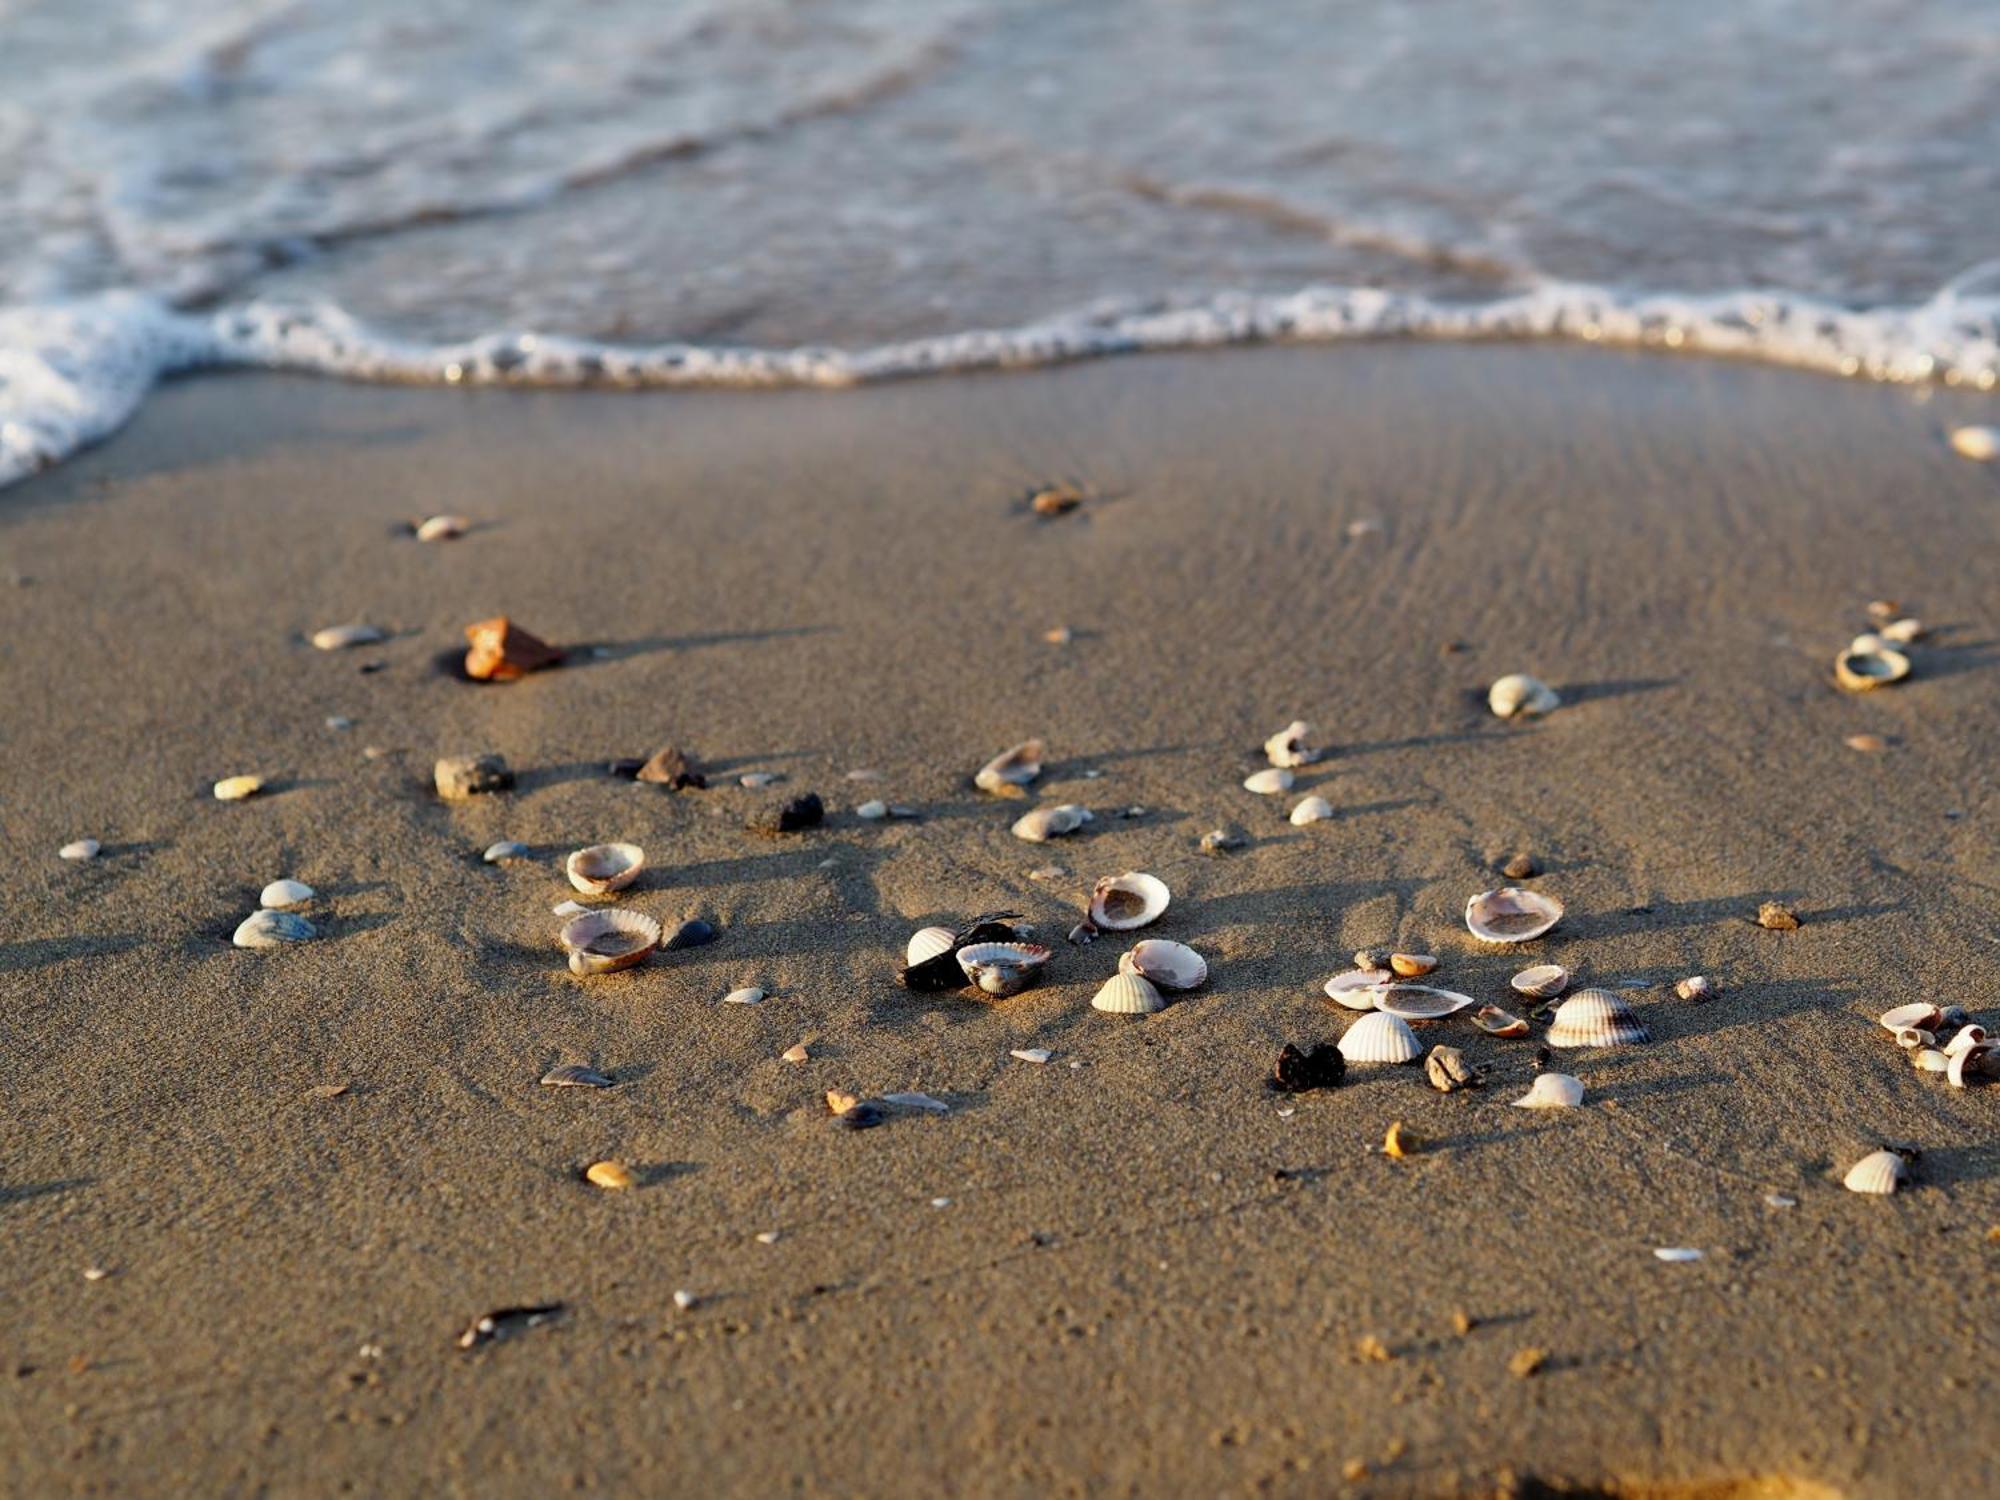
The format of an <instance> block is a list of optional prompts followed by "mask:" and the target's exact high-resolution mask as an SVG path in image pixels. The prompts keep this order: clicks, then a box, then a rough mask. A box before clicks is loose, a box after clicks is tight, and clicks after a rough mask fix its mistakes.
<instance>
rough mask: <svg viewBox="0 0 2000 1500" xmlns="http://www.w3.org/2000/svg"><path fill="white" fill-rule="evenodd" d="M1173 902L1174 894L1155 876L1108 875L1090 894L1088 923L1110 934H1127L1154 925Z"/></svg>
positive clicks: (1127, 873) (1132, 873) (1132, 871)
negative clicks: (1170, 902)
mask: <svg viewBox="0 0 2000 1500" xmlns="http://www.w3.org/2000/svg"><path fill="white" fill-rule="evenodd" d="M1172 899H1173V892H1171V891H1169V890H1168V889H1167V883H1166V882H1165V881H1164V880H1162V879H1160V878H1159V876H1157V875H1144V874H1141V873H1139V872H1138V871H1136V870H1127V871H1126V872H1125V873H1124V874H1123V875H1107V876H1105V877H1104V879H1102V880H1100V881H1098V882H1097V884H1096V886H1095V887H1093V888H1092V890H1091V892H1090V920H1091V922H1092V923H1093V924H1095V925H1096V926H1098V927H1102V928H1104V929H1105V930H1107V931H1110V932H1130V931H1131V930H1132V929H1133V928H1135V927H1144V926H1146V925H1147V924H1148V923H1150V922H1157V921H1158V920H1159V919H1160V914H1161V913H1162V912H1164V911H1165V910H1166V909H1167V903H1168V902H1169V901H1171V900H1172Z"/></svg>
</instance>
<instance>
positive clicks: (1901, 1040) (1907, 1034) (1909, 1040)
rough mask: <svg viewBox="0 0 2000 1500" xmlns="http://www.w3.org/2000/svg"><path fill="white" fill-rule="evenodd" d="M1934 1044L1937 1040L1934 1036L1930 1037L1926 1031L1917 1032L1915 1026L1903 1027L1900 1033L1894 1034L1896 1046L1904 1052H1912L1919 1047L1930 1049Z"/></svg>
mask: <svg viewBox="0 0 2000 1500" xmlns="http://www.w3.org/2000/svg"><path fill="white" fill-rule="evenodd" d="M1936 1044H1937V1038H1936V1037H1935V1036H1933V1035H1931V1033H1930V1032H1928V1031H1922V1030H1919V1029H1918V1028H1917V1027H1915V1026H1905V1027H1904V1028H1903V1029H1902V1030H1901V1031H1899V1032H1897V1033H1896V1045H1897V1046H1898V1047H1901V1048H1902V1049H1903V1050H1904V1051H1905V1052H1914V1051H1915V1050H1916V1049H1917V1048H1919V1047H1931V1046H1935V1045H1936Z"/></svg>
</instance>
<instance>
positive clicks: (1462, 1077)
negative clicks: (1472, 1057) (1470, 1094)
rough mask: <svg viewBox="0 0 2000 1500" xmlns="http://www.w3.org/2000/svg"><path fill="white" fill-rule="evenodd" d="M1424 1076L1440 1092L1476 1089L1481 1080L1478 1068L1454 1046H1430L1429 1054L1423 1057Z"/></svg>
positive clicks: (1450, 1092)
mask: <svg viewBox="0 0 2000 1500" xmlns="http://www.w3.org/2000/svg"><path fill="white" fill-rule="evenodd" d="M1424 1077H1426V1078H1428V1079H1429V1080H1430V1084H1431V1087H1432V1088H1434V1089H1436V1090H1437V1091H1438V1092H1439V1093H1440V1094H1455V1093H1457V1092H1458V1091H1459V1090H1460V1089H1476V1088H1478V1087H1479V1085H1480V1082H1481V1079H1480V1076H1479V1069H1477V1068H1475V1067H1474V1066H1473V1065H1472V1064H1471V1063H1469V1062H1467V1061H1466V1060H1465V1054H1464V1053H1463V1052H1461V1051H1459V1050H1458V1048H1456V1047H1433V1048H1431V1055H1430V1056H1429V1057H1427V1058H1425V1059H1424Z"/></svg>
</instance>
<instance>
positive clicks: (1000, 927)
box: [896, 911, 1021, 994]
mask: <svg viewBox="0 0 2000 1500" xmlns="http://www.w3.org/2000/svg"><path fill="white" fill-rule="evenodd" d="M1020 915H1021V914H1020V913H1019V912H1014V911H989V912H982V913H981V914H980V915H978V916H976V917H974V918H973V919H972V920H971V921H970V922H968V923H967V924H966V925H965V926H963V927H961V928H959V930H958V931H956V932H944V929H943V928H929V927H927V928H925V929H924V931H923V932H920V933H918V934H917V937H915V938H912V939H910V952H911V954H912V955H914V954H915V952H916V951H917V947H918V943H917V938H924V937H925V934H926V933H930V934H935V933H938V932H944V938H943V940H942V941H939V940H938V939H937V938H936V937H935V936H931V937H929V938H926V940H925V942H924V944H923V946H924V947H926V948H934V949H935V951H934V952H932V953H931V954H930V955H929V956H928V957H926V958H920V959H915V960H914V961H913V962H910V963H907V964H905V965H904V966H903V967H902V968H901V969H899V970H898V971H897V972H896V982H897V983H898V984H900V985H902V986H903V987H904V988H905V989H908V990H915V991H917V992H919V993H922V994H936V993H942V992H943V991H945V990H960V989H964V988H965V970H963V969H961V968H960V967H959V966H958V959H957V956H956V955H957V953H958V951H959V950H960V949H961V948H969V947H971V946H972V945H973V944H974V943H1015V942H1019V941H1020V935H1019V934H1018V933H1016V932H1015V931H1014V928H1013V925H1012V924H1013V923H1014V922H1015V921H1016V920H1017V919H1018V918H1019V917H1020Z"/></svg>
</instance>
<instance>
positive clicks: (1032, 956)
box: [958, 943, 1049, 995]
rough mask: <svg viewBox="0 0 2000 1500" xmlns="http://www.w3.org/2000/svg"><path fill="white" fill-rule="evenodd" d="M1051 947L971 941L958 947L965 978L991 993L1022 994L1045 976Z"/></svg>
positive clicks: (1032, 944)
mask: <svg viewBox="0 0 2000 1500" xmlns="http://www.w3.org/2000/svg"><path fill="white" fill-rule="evenodd" d="M1048 961H1049V950H1048V949H1046V948H1044V947H1043V946H1042V945H1041V944H1040V943H969V944H967V945H966V946H965V947H963V948H961V949H959V950H958V966H959V967H960V968H961V969H963V970H965V977H966V978H967V979H969V980H971V981H972V983H973V984H975V985H977V986H978V987H979V989H980V991H981V992H982V993H984V994H988V995H1018V994H1020V993H1021V991H1023V990H1025V989H1027V988H1029V987H1030V986H1031V985H1033V984H1034V983H1035V982H1036V981H1037V980H1038V979H1040V978H1041V977H1042V965H1043V964H1045V963H1047V962H1048Z"/></svg>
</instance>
